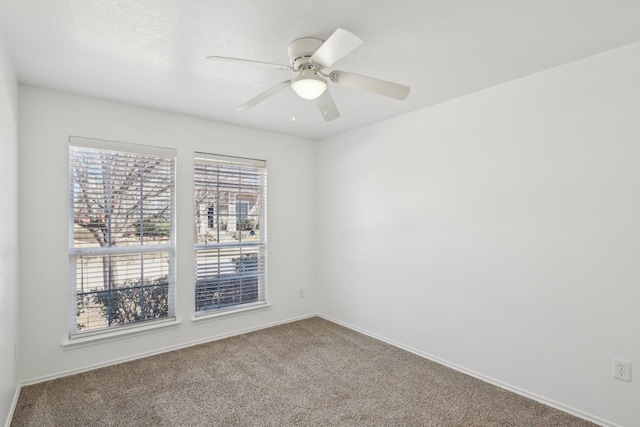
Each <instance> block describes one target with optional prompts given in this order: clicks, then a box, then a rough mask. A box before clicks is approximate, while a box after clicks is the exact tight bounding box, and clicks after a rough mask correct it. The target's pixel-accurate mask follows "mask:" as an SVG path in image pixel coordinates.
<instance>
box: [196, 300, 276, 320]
mask: <svg viewBox="0 0 640 427" xmlns="http://www.w3.org/2000/svg"><path fill="white" fill-rule="evenodd" d="M269 307H271V304H269V303H267V302H261V303H258V304H256V305H251V306H248V307H242V308H236V309H229V310H223V311H215V312H211V313H204V314H200V315H196V316H194V317H193V318H192V319H191V321H192V322H194V323H200V322H206V321H208V320H214V319H219V318H221V317H231V316H234V315H241V314H246V313H249V312H255V311H262V310H266V309H268V308H269Z"/></svg>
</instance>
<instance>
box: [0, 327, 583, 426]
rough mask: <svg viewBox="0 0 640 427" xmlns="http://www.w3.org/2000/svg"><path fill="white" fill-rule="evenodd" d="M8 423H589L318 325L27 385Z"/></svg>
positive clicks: (364, 338)
mask: <svg viewBox="0 0 640 427" xmlns="http://www.w3.org/2000/svg"><path fill="white" fill-rule="evenodd" d="M11 425H12V426H15V427H18V426H38V427H43V426H65V427H66V426H545V427H548V426H593V425H594V424H591V423H589V422H586V421H584V420H581V419H579V418H575V417H573V416H571V415H568V414H565V413H563V412H560V411H558V410H556V409H553V408H550V407H548V406H545V405H542V404H540V403H537V402H535V401H532V400H529V399H526V398H524V397H521V396H518V395H516V394H514V393H510V392H508V391H505V390H502V389H500V388H498V387H495V386H492V385H489V384H487V383H484V382H482V381H480V380H477V379H475V378H472V377H469V376H467V375H464V374H461V373H459V372H456V371H453V370H451V369H448V368H446V367H444V366H442V365H439V364H437V363H434V362H430V361H428V360H425V359H423V358H420V357H418V356H416V355H414V354H411V353H409V352H406V351H403V350H400V349H398V348H395V347H392V346H390V345H388V344H385V343H382V342H380V341H377V340H375V339H373V338H370V337H367V336H365V335H362V334H359V333H357V332H354V331H351V330H349V329H346V328H343V327H341V326H339V325H336V324H334V323H331V322H328V321H326V320H323V319H320V318H312V319H307V320H302V321H298V322H294V323H289V324H286V325H282V326H276V327H273V328H269V329H264V330H261V331H258V332H253V333H250V334H246V335H241V336H237V337H233V338H228V339H224V340H220V341H216V342H212V343H208V344H203V345H198V346H194V347H190V348H187V349H183V350H178V351H173V352H170V353H165V354H162V355H158V356H153V357H148V358H146V359H141V360H136V361H133V362H127V363H122V364H119V365H115V366H110V367H107V368H102V369H97V370H94V371H91V372H86V373H82V374H78V375H74V376H70V377H65V378H61V379H57V380H53V381H49V382H45V383H40V384H36V385H32V386H28V387H24V388H23V389H22V392H21V393H20V398H19V401H18V405H17V408H16V411H15V415H14V418H13V422H12V424H11Z"/></svg>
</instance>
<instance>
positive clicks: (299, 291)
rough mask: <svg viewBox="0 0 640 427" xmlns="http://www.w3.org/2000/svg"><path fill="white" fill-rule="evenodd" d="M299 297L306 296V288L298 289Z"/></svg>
mask: <svg viewBox="0 0 640 427" xmlns="http://www.w3.org/2000/svg"><path fill="white" fill-rule="evenodd" d="M298 298H304V289H298Z"/></svg>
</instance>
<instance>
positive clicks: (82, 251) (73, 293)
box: [68, 136, 179, 340]
mask: <svg viewBox="0 0 640 427" xmlns="http://www.w3.org/2000/svg"><path fill="white" fill-rule="evenodd" d="M74 149H80V150H99V151H103V152H107V153H110V154H114V153H115V155H116V156H117V155H123V156H126V155H139V156H156V157H157V158H158V159H161V160H162V161H163V162H164V161H167V162H168V163H167V164H168V166H169V168H168V169H167V170H168V171H169V174H168V177H169V181H170V182H167V185H168V189H169V205H168V211H169V214H168V217H169V220H170V221H169V222H170V224H169V227H168V232H169V239H168V242H167V243H159V244H149V245H145V244H144V240H143V239H142V237H141V239H140V244H134V245H126V246H105V247H88V248H82V247H76V246H75V243H74V228H75V224H74V217H75V215H74V206H75V199H74V177H73V174H74V164H73V159H72V150H74ZM68 161H69V166H68V169H69V200H68V203H69V222H68V224H69V230H68V231H69V243H68V253H69V314H68V318H69V325H68V331H69V339H70V340H73V339H77V338H81V339H82V338H92V337H95V336H102V335H104V336H107V337H108V336H117V335H121V334H123V333H128V332H134V331H142V330H151V329H155V328H157V327H162V326H163V324H164V325H165V326H166V325H167V324H168V325H173V324H176V323H179V322H177V317H176V306H177V304H176V280H175V278H176V178H177V173H176V168H177V151H176V150H175V149H170V148H161V147H154V146H148V145H139V144H131V143H123V142H114V141H106V140H99V139H91V138H81V137H74V136H71V137H69V157H68ZM141 229H142V227H141ZM153 253H156V254H163V256H166V260H167V262H168V266H167V305H168V307H167V311H168V313H167V315H166V316H162V317H158V318H150V319H142V320H135V321H129V322H126V323H123V324H110V325H107V326H105V327H96V328H89V329H87V330H86V331H81V330H78V327H77V322H78V313H77V301H78V288H77V286H78V284H77V261H78V260H79V259H82V258H83V257H97V256H103V257H104V256H135V255H140V257H141V258H142V259H144V256H145V255H150V254H153ZM142 265H143V264H141V266H142ZM142 269H143V270H142V273H141V276H142V277H145V274H144V267H142ZM142 287H145V286H142Z"/></svg>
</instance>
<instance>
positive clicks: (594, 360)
mask: <svg viewBox="0 0 640 427" xmlns="http://www.w3.org/2000/svg"><path fill="white" fill-rule="evenodd" d="M639 114H640V43H636V44H633V45H630V46H627V47H624V48H620V49H617V50H614V51H610V52H607V53H604V54H601V55H598V56H595V57H591V58H588V59H585V60H582V61H578V62H575V63H571V64H568V65H566V66H563V67H559V68H556V69H553V70H549V71H546V72H543V73H539V74H536V75H533V76H530V77H527V78H524V79H521V80H517V81H513V82H510V83H507V84H504V85H501V86H498V87H495V88H491V89H489V90H485V91H482V92H479V93H475V94H472V95H469V96H466V97H463V98H459V99H456V100H453V101H450V102H447V103H444V104H441V105H438V106H435V107H432V108H427V109H424V110H422V111H418V112H415V113H412V114H408V115H406V116H402V117H399V118H396V119H393V120H389V121H386V122H383V123H379V124H376V125H374V126H371V127H367V128H364V129H360V130H358V131H354V132H351V133H349V134H344V135H341V136H337V137H334V138H331V139H328V140H325V141H322V143H321V144H320V149H319V156H320V164H319V187H320V188H319V199H318V201H317V203H318V206H319V207H320V209H319V211H318V219H319V222H320V223H319V226H318V227H319V230H322V233H320V234H319V238H320V242H319V243H320V253H319V262H320V263H321V266H322V269H321V270H320V272H321V274H320V280H319V284H318V289H319V290H321V293H320V295H321V299H320V310H319V311H320V313H321V314H323V315H325V316H327V317H328V318H332V319H335V320H337V321H339V322H342V323H345V324H348V325H351V326H354V327H356V328H359V329H361V330H363V331H366V332H368V333H371V334H374V335H377V336H380V337H383V338H385V339H387V340H390V341H394V342H396V343H399V344H400V345H403V346H405V347H408V348H411V349H413V350H415V351H417V352H419V353H421V354H423V355H429V356H430V357H433V358H436V359H439V360H441V361H444V362H446V363H448V364H451V365H454V366H457V367H458V368H460V369H463V370H467V371H468V372H472V373H475V374H476V375H479V376H482V377H484V378H487V379H490V380H492V381H494V382H497V383H500V384H503V385H506V386H510V387H512V388H514V389H519V390H520V391H521V392H523V393H526V394H528V395H530V396H539V397H540V398H541V399H543V400H545V401H547V402H551V403H555V404H558V405H559V406H562V407H564V408H565V409H571V408H573V409H574V410H575V411H577V412H579V413H581V414H582V415H590V416H592V417H593V419H600V421H601V422H602V421H603V420H604V421H607V422H610V423H617V424H620V425H624V426H639V425H640V405H638V402H640V375H636V377H635V378H634V382H632V383H626V382H622V381H620V380H615V379H613V378H612V359H613V357H614V356H615V357H620V358H622V359H625V360H629V361H631V362H633V363H634V364H635V367H638V369H640V339H639V337H640V334H639V333H638V331H639V328H640V309H639V306H640V115H639ZM636 372H638V370H636Z"/></svg>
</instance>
